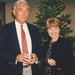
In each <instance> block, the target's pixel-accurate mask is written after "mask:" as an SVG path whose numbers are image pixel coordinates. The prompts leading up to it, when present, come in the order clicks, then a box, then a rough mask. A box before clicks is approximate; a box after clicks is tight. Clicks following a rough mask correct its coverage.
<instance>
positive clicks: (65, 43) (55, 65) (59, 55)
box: [43, 18, 73, 75]
mask: <svg viewBox="0 0 75 75" xmlns="http://www.w3.org/2000/svg"><path fill="white" fill-rule="evenodd" d="M60 25H61V21H60V20H59V19H57V18H49V19H48V20H47V22H46V29H47V33H48V35H49V38H50V39H49V40H48V41H47V42H46V43H44V44H43V51H44V58H45V60H44V74H45V75H72V68H73V53H72V49H73V47H72V44H71V42H70V41H69V40H68V39H65V38H61V37H60Z"/></svg>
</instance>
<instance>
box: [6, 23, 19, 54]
mask: <svg viewBox="0 0 75 75" xmlns="http://www.w3.org/2000/svg"><path fill="white" fill-rule="evenodd" d="M7 30H8V32H7V33H6V34H7V35H8V36H7V38H8V40H9V43H8V44H9V46H10V49H12V50H13V51H14V52H15V53H16V54H18V53H20V47H19V42H18V38H17V33H16V27H15V23H14V22H13V23H11V25H9V27H8V29H7Z"/></svg>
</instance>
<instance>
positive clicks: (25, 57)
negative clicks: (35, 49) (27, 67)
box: [16, 54, 30, 64]
mask: <svg viewBox="0 0 75 75" xmlns="http://www.w3.org/2000/svg"><path fill="white" fill-rule="evenodd" d="M16 61H18V62H22V63H24V64H29V61H30V59H29V54H19V55H17V57H16Z"/></svg>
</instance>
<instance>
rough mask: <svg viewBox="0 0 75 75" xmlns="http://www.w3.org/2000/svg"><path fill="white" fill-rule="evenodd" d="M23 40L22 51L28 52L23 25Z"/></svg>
mask: <svg viewBox="0 0 75 75" xmlns="http://www.w3.org/2000/svg"><path fill="white" fill-rule="evenodd" d="M21 40H22V51H23V53H28V48H27V41H26V36H25V32H24V30H23V25H21Z"/></svg>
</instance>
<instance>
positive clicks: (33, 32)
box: [0, 0, 41, 75]
mask: <svg viewBox="0 0 75 75" xmlns="http://www.w3.org/2000/svg"><path fill="white" fill-rule="evenodd" d="M12 13H13V16H14V18H15V21H14V22H12V23H9V24H6V25H3V26H1V28H0V59H1V60H2V61H5V63H6V64H4V65H5V66H6V68H4V69H5V70H6V72H4V73H5V75H39V74H38V73H39V72H38V68H37V61H38V59H39V56H40V55H41V54H40V52H41V51H40V47H41V41H40V35H39V32H38V29H37V28H36V27H35V26H33V25H31V24H29V23H27V18H28V13H29V5H28V3H27V1H25V0H17V1H16V2H15V3H14V6H13V12H12ZM21 26H22V27H23V32H24V33H25V35H26V45H27V49H28V52H27V53H25V52H24V53H23V51H22V50H23V48H22V47H23V46H22V42H24V40H23V41H22V40H21V39H22V36H21ZM24 39H25V37H24ZM26 45H24V46H26ZM25 48H26V47H25Z"/></svg>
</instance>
